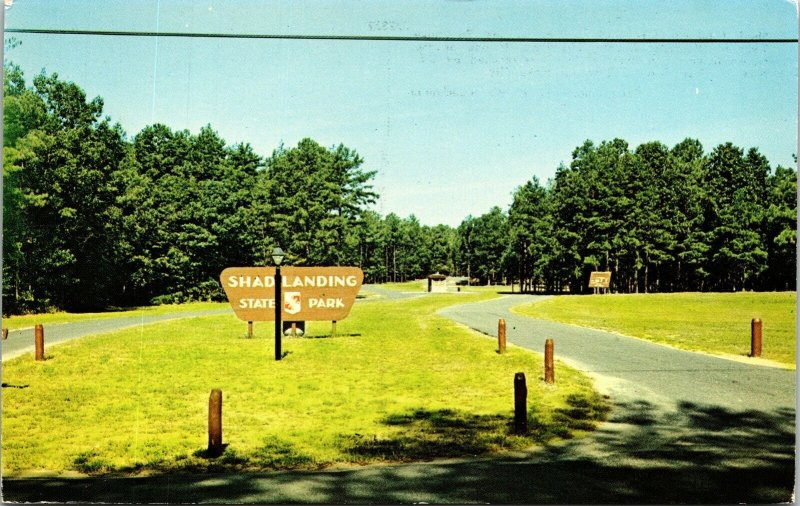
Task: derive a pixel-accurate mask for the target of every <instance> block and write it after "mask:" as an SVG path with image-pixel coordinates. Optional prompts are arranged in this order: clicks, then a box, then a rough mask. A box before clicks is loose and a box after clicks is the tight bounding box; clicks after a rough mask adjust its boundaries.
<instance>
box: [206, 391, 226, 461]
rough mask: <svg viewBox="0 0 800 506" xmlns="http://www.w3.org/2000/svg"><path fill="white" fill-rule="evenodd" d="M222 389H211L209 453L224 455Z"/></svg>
mask: <svg viewBox="0 0 800 506" xmlns="http://www.w3.org/2000/svg"><path fill="white" fill-rule="evenodd" d="M222 450H223V447H222V390H220V389H218V388H215V389H213V390H211V395H210V396H209V397H208V454H209V455H210V456H212V457H217V456H219V455H222Z"/></svg>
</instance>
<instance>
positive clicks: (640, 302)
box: [514, 292, 797, 365]
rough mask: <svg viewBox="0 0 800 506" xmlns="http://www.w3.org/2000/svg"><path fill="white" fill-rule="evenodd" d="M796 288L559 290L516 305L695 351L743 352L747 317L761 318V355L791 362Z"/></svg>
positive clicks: (551, 317)
mask: <svg viewBox="0 0 800 506" xmlns="http://www.w3.org/2000/svg"><path fill="white" fill-rule="evenodd" d="M796 310H797V293H796V292H763V293H756V292H740V293H671V294H610V295H573V296H558V297H553V298H551V299H547V300H544V301H541V302H536V303H534V304H529V305H525V306H519V307H516V308H514V311H515V312H517V313H519V314H523V315H525V316H530V317H533V318H540V319H544V320H553V321H558V322H562V323H571V324H575V325H581V326H584V327H592V328H596V329H603V330H610V331H614V332H619V333H621V334H625V335H629V336H635V337H640V338H643V339H648V340H650V341H654V342H657V343H663V344H668V345H671V346H676V347H678V348H683V349H687V350H693V351H703V352H708V353H716V354H726V355H737V356H740V357H744V356H747V355H748V354H749V353H750V321H751V319H753V318H760V319H761V321H762V333H763V352H762V357H763V358H766V359H770V360H774V361H776V362H781V363H783V364H788V365H794V364H795V354H796V353H795V350H796V342H797V330H796V329H797V327H796V321H797V311H796Z"/></svg>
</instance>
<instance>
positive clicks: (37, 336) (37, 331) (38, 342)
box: [33, 323, 44, 361]
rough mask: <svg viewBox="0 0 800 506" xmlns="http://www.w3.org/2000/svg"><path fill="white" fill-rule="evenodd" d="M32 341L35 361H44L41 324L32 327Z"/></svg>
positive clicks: (42, 328)
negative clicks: (34, 347)
mask: <svg viewBox="0 0 800 506" xmlns="http://www.w3.org/2000/svg"><path fill="white" fill-rule="evenodd" d="M33 340H34V344H35V346H36V357H35V358H36V360H39V361H42V360H44V327H42V324H41V323H38V324H36V327H34V333H33Z"/></svg>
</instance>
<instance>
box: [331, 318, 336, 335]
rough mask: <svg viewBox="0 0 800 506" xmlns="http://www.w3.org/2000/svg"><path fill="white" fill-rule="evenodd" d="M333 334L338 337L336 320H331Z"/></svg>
mask: <svg viewBox="0 0 800 506" xmlns="http://www.w3.org/2000/svg"><path fill="white" fill-rule="evenodd" d="M331 336H333V337H336V320H333V321H331Z"/></svg>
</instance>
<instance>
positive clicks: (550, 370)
mask: <svg viewBox="0 0 800 506" xmlns="http://www.w3.org/2000/svg"><path fill="white" fill-rule="evenodd" d="M554 381H555V368H554V367H553V340H552V339H548V340H546V341H545V342H544V382H545V383H547V384H548V385H552V384H553V382H554Z"/></svg>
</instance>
